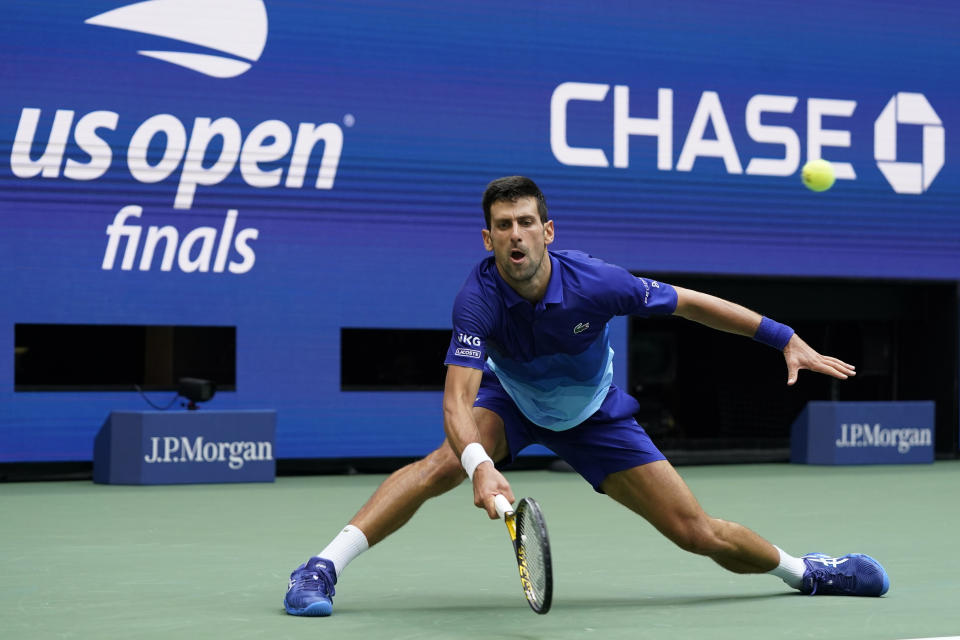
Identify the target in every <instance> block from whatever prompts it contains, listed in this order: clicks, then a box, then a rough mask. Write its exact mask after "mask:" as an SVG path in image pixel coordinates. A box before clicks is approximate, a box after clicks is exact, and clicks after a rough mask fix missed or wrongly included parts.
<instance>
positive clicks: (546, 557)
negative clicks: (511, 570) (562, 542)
mask: <svg viewBox="0 0 960 640" xmlns="http://www.w3.org/2000/svg"><path fill="white" fill-rule="evenodd" d="M494 502H495V503H496V507H497V513H498V514H499V515H500V517H501V518H503V520H504V522H505V523H506V524H507V531H509V532H510V541H511V542H513V551H514V553H516V556H517V568H518V569H520V584H521V585H522V586H523V595H525V596H526V597H527V602H528V603H529V604H530V608H531V609H533V610H534V611H535V612H536V613H540V614H543V613H546V612H548V611H550V604H551V602H552V600H553V569H552V565H551V563H550V539H549V538H548V537H547V524H546V522H544V520H543V513H542V512H541V511H540V505H538V504H537V502H536V500H534V499H533V498H521V499H520V501H519V502H518V503H517V508H516V509H514V508H513V507H512V506H511V505H510V501H509V500H507V499H506V498H504V497H503V496H502V495H500V494H497V495H496V496H495V497H494Z"/></svg>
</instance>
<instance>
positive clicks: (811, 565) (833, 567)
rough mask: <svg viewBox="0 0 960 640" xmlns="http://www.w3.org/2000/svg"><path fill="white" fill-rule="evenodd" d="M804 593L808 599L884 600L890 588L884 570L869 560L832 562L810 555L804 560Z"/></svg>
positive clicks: (862, 557) (822, 555)
mask: <svg viewBox="0 0 960 640" xmlns="http://www.w3.org/2000/svg"><path fill="white" fill-rule="evenodd" d="M801 559H802V560H803V563H804V564H805V565H806V566H807V569H806V571H804V572H803V584H802V585H801V587H800V591H801V593H805V594H808V595H811V596H812V595H840V596H882V595H883V594H885V593H886V592H887V589H889V588H890V578H889V577H888V576H887V572H886V571H885V570H884V569H883V566H881V564H880V563H879V562H877V561H876V560H874V559H873V558H871V557H870V556H867V555H864V554H862V553H849V554H847V555H845V556H840V557H839V558H831V557H830V556H828V555H827V554H825V553H810V554H807V555H805V556H803V558H801Z"/></svg>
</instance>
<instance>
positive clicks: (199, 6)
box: [85, 0, 267, 78]
mask: <svg viewBox="0 0 960 640" xmlns="http://www.w3.org/2000/svg"><path fill="white" fill-rule="evenodd" d="M85 22H86V24H91V25H96V26H101V27H111V28H113V29H124V30H126V31H134V32H137V33H144V34H148V35H153V36H160V37H163V38H170V39H171V40H179V41H180V42H183V43H187V44H192V45H199V46H201V47H206V48H207V49H211V50H214V51H216V52H217V53H218V54H221V55H215V54H212V53H194V52H187V51H157V50H141V51H138V52H137V53H139V54H140V55H142V56H147V57H150V58H156V59H157V60H163V61H164V62H169V63H171V64H175V65H178V66H181V67H186V68H187V69H191V70H193V71H196V72H198V73H202V74H204V75H207V76H211V77H214V78H233V77H236V76H239V75H241V74H243V73H245V72H246V71H248V70H249V69H250V67H251V66H252V64H251V63H253V62H256V61H257V60H259V59H260V55H261V54H262V53H263V49H264V47H265V46H266V44H267V10H266V7H264V5H263V0H146V1H145V2H137V3H135V4H130V5H127V6H125V7H120V8H118V9H112V10H110V11H107V12H105V13H101V14H99V15H96V16H93V17H92V18H89V19H87V20H86V21H85ZM222 54H226V55H222Z"/></svg>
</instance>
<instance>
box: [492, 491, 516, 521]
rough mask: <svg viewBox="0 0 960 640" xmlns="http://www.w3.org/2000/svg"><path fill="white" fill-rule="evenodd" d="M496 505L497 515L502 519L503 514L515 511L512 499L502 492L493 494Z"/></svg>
mask: <svg viewBox="0 0 960 640" xmlns="http://www.w3.org/2000/svg"><path fill="white" fill-rule="evenodd" d="M493 502H494V505H495V506H496V507H497V515H498V516H500V518H501V519H502V518H503V516H504V515H505V514H507V513H513V505H511V504H510V501H509V500H507V499H506V498H504V497H503V495H502V494H499V493H498V494H497V495H495V496H493Z"/></svg>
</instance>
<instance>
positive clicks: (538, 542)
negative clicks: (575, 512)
mask: <svg viewBox="0 0 960 640" xmlns="http://www.w3.org/2000/svg"><path fill="white" fill-rule="evenodd" d="M544 534H545V532H544V531H541V529H540V526H539V523H538V522H537V521H536V519H535V518H534V517H533V516H532V515H531V514H530V512H528V511H521V513H519V514H518V517H517V540H518V541H519V543H520V548H521V549H522V550H523V556H524V560H525V561H526V567H527V574H528V577H529V579H530V583H531V586H532V587H533V591H534V596H535V598H536V599H537V600H540V601H541V602H542V600H543V598H544V597H545V595H546V590H547V582H548V580H549V579H550V578H549V571H550V568H549V565H548V562H549V560H548V559H547V558H545V557H544V554H543V551H544V549H545V546H546V539H545V535H544Z"/></svg>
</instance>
